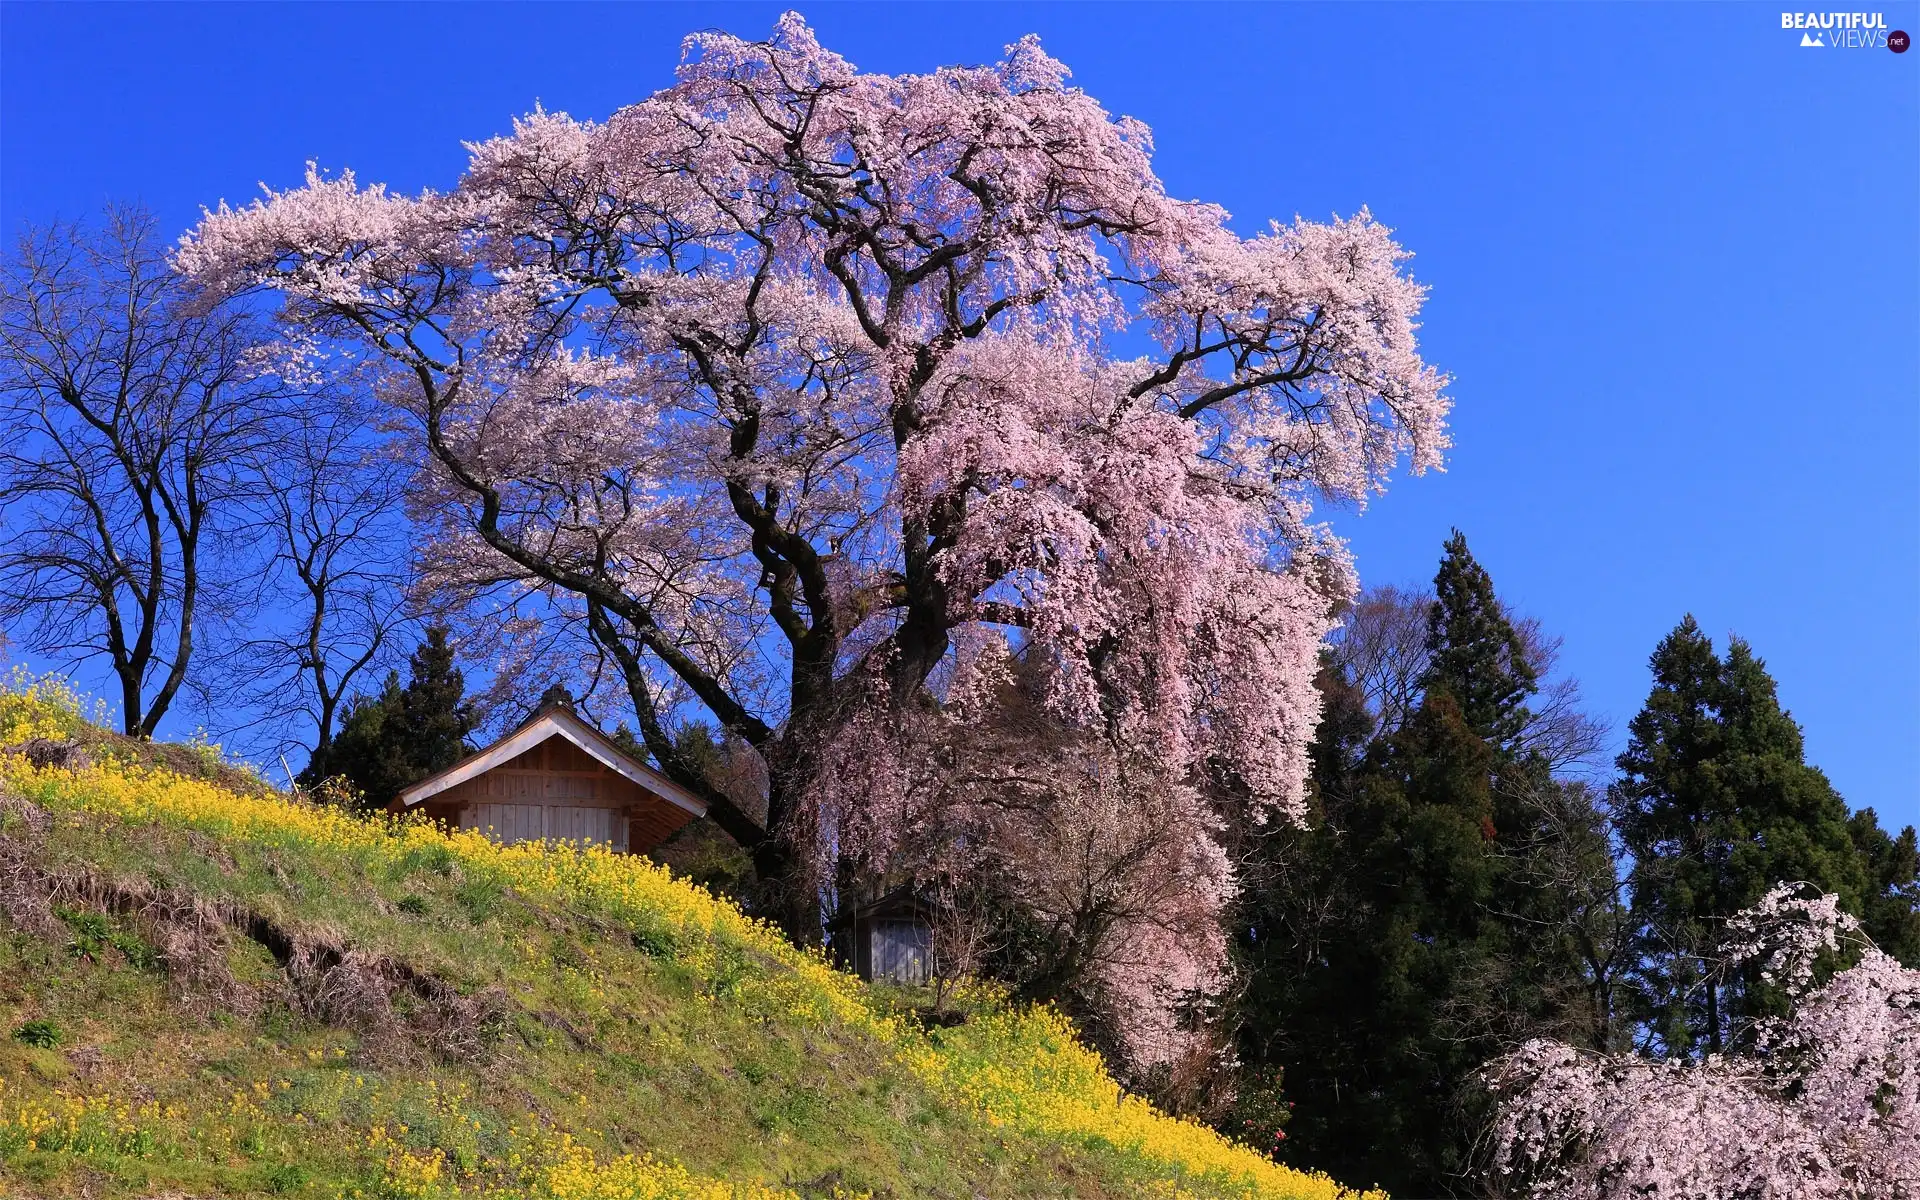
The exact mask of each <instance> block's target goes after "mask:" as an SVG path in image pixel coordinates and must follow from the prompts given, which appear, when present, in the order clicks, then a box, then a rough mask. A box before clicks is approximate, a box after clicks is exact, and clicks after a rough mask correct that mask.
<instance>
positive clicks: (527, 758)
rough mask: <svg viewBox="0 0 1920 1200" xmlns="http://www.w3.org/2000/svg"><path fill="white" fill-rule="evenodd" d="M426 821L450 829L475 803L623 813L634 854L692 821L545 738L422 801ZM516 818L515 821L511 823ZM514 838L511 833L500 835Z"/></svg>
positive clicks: (580, 754) (559, 740) (562, 740)
mask: <svg viewBox="0 0 1920 1200" xmlns="http://www.w3.org/2000/svg"><path fill="white" fill-rule="evenodd" d="M425 803H426V806H427V811H428V814H429V815H430V816H433V817H434V818H436V819H438V820H442V821H446V822H447V823H448V824H451V825H460V824H463V822H462V821H461V814H462V813H463V812H466V811H468V810H470V808H471V806H473V805H476V804H482V803H485V804H502V805H513V806H515V808H516V810H517V809H519V807H520V806H530V805H558V806H565V807H568V808H604V809H615V810H619V811H621V812H622V813H624V815H625V817H626V821H627V828H626V834H627V838H626V841H627V844H626V846H625V847H624V848H625V849H626V850H627V851H629V852H630V853H634V854H644V853H646V852H647V851H649V850H651V849H653V848H654V847H655V846H658V845H659V844H660V843H661V842H664V841H666V840H667V838H669V837H671V836H673V834H674V833H675V832H676V831H678V830H679V828H680V827H681V826H682V825H685V824H686V823H687V822H688V821H691V820H692V819H693V816H692V814H691V813H688V812H687V811H686V810H685V809H683V808H681V807H679V806H678V805H676V804H673V803H672V802H670V801H668V800H666V799H664V798H662V797H660V796H656V795H654V794H653V793H652V792H649V791H647V790H646V789H645V788H642V787H641V786H640V785H639V784H636V783H634V782H633V781H632V780H631V779H628V778H627V777H626V776H624V775H621V774H618V773H616V772H614V771H611V770H609V769H608V768H606V767H605V766H603V765H601V763H600V761H599V760H598V759H595V758H594V757H593V756H591V755H589V754H587V753H586V752H585V751H583V750H581V749H580V748H579V747H578V746H575V745H574V744H573V743H571V742H569V741H567V740H566V739H565V738H559V737H550V738H548V739H547V740H546V741H544V742H541V743H540V744H539V745H537V746H534V747H532V748H531V749H529V750H527V751H525V752H524V753H522V754H518V755H515V756H514V757H513V758H510V759H508V760H507V761H506V762H504V763H501V764H500V765H499V766H496V767H494V768H493V769H491V770H489V771H486V772H484V773H482V774H480V775H476V776H474V777H473V778H472V779H469V780H466V781H465V782H464V783H458V784H455V785H454V786H453V787H450V788H448V789H447V790H446V791H444V792H441V793H439V794H438V795H436V796H434V797H432V798H431V799H430V800H428V801H426V802H425ZM516 819H517V818H516ZM501 833H502V834H503V835H505V836H508V837H516V836H519V835H520V833H521V831H520V830H518V829H517V828H509V829H504V830H501Z"/></svg>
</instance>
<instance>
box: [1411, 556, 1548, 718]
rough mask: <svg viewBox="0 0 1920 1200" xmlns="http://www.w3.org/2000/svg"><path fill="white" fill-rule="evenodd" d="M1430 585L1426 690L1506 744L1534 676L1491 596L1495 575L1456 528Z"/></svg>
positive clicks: (1533, 686)
mask: <svg viewBox="0 0 1920 1200" xmlns="http://www.w3.org/2000/svg"><path fill="white" fill-rule="evenodd" d="M1433 591H1434V605H1433V607H1432V608H1431V609H1430V610H1429V612H1428V616H1427V652H1428V654H1429V656H1430V657H1429V660H1428V665H1427V672H1426V675H1425V677H1424V678H1423V679H1422V681H1421V682H1422V684H1423V686H1424V687H1425V689H1426V691H1428V692H1429V693H1430V692H1432V691H1434V690H1435V689H1445V690H1446V691H1447V692H1449V693H1451V694H1452V696H1453V699H1454V702H1455V703H1456V704H1458V705H1459V707H1460V715H1461V717H1462V718H1463V719H1464V720H1465V721H1466V723H1467V727H1468V728H1470V729H1472V730H1473V731H1474V732H1475V733H1476V734H1478V735H1479V736H1480V737H1481V738H1483V739H1484V740H1486V741H1488V742H1491V743H1492V744H1493V745H1495V746H1497V747H1500V748H1501V749H1506V748H1508V747H1511V746H1512V745H1513V743H1514V741H1515V739H1516V738H1517V737H1518V736H1519V734H1520V731H1521V729H1522V728H1524V727H1525V725H1526V723H1527V708H1526V704H1527V698H1528V697H1529V696H1531V695H1533V693H1534V691H1535V690H1536V689H1537V688H1538V687H1539V676H1538V673H1537V672H1536V671H1535V669H1534V666H1533V664H1532V663H1531V662H1529V661H1528V660H1527V655H1526V647H1525V646H1524V644H1523V643H1522V642H1521V640H1520V634H1519V632H1518V631H1517V630H1515V628H1514V626H1513V622H1512V621H1511V620H1510V619H1509V618H1508V616H1507V613H1506V609H1505V608H1504V607H1503V606H1502V605H1501V603H1500V600H1499V598H1498V597H1497V596H1495V595H1494V592H1493V579H1492V578H1491V577H1490V576H1489V575H1488V574H1487V572H1486V568H1484V567H1482V566H1481V565H1480V564H1479V563H1478V562H1477V561H1475V559H1474V557H1473V554H1472V552H1471V551H1469V550H1468V549H1467V538H1466V535H1465V534H1463V533H1461V532H1460V531H1459V530H1458V529H1456V530H1454V531H1453V536H1451V537H1449V538H1448V539H1447V543H1446V554H1445V557H1443V558H1442V559H1441V560H1440V570H1439V573H1438V574H1436V575H1435V576H1434V577H1433Z"/></svg>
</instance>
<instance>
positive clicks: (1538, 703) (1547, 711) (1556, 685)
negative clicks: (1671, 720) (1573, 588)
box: [1511, 616, 1612, 776]
mask: <svg viewBox="0 0 1920 1200" xmlns="http://www.w3.org/2000/svg"><path fill="white" fill-rule="evenodd" d="M1511 619H1512V620H1513V626H1514V629H1515V630H1516V631H1517V632H1518V633H1519V634H1520V644H1521V647H1522V650H1523V652H1524V653H1525V654H1526V656H1527V661H1528V662H1529V663H1531V664H1532V665H1533V669H1534V673H1535V675H1536V676H1538V678H1539V679H1540V690H1539V691H1538V692H1536V693H1534V695H1533V698H1532V699H1531V700H1530V701H1529V702H1528V704H1527V722H1526V724H1525V725H1523V726H1522V727H1521V729H1520V736H1519V738H1518V739H1517V741H1516V748H1517V749H1518V750H1519V751H1520V752H1521V753H1523V754H1537V755H1539V756H1540V758H1541V759H1542V760H1544V761H1545V762H1546V764H1547V766H1548V768H1549V769H1551V770H1552V772H1553V773H1554V774H1555V775H1556V776H1558V775H1568V774H1572V775H1586V774H1591V773H1592V772H1594V771H1596V770H1604V769H1605V768H1606V767H1609V766H1611V765H1612V764H1611V763H1610V762H1608V761H1606V755H1605V753H1604V752H1605V750H1606V748H1607V734H1608V732H1609V730H1610V726H1609V725H1608V724H1607V722H1606V721H1604V720H1602V719H1601V718H1599V717H1596V716H1593V715H1592V714H1591V713H1588V712H1587V711H1586V709H1585V708H1584V707H1583V705H1584V698H1583V697H1582V696H1581V695H1580V681H1579V680H1577V679H1574V678H1573V677H1572V676H1568V675H1559V674H1556V673H1555V668H1556V667H1558V666H1559V664H1560V647H1561V645H1562V644H1563V643H1564V641H1565V639H1564V638H1560V637H1557V636H1554V635H1551V634H1548V633H1545V632H1543V631H1542V630H1541V628H1540V621H1539V619H1538V618H1536V617H1518V616H1514V617H1512V618H1511Z"/></svg>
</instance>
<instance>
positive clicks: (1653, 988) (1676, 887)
mask: <svg viewBox="0 0 1920 1200" xmlns="http://www.w3.org/2000/svg"><path fill="white" fill-rule="evenodd" d="M1651 665H1652V667H1653V676H1654V685H1653V690H1652V692H1651V693H1650V694H1649V695H1648V698H1647V703H1646V706H1645V707H1644V708H1643V709H1642V710H1641V712H1640V714H1639V715H1638V716H1636V717H1635V718H1634V719H1633V722H1632V724H1631V725H1630V726H1629V727H1628V732H1629V734H1630V740H1629V742H1628V745H1627V749H1626V751H1625V752H1624V753H1623V754H1621V756H1620V758H1619V760H1618V765H1619V767H1620V771H1621V776H1620V779H1619V780H1618V781H1617V782H1616V783H1615V784H1614V786H1613V788H1612V789H1611V792H1610V800H1611V803H1612V806H1613V809H1614V813H1615V822H1616V825H1617V828H1618V829H1619V831H1620V834H1621V838H1622V841H1623V842H1624V844H1625V846H1626V848H1627V849H1628V851H1629V852H1630V853H1631V854H1632V856H1633V861H1634V868H1633V875H1632V880H1631V883H1632V891H1633V915H1634V919H1635V921H1636V922H1637V923H1638V924H1639V926H1640V929H1641V935H1640V936H1641V942H1642V958H1643V961H1644V963H1645V964H1646V966H1645V991H1646V997H1647V1009H1648V1011H1647V1014H1646V1015H1647V1020H1648V1025H1649V1032H1650V1033H1651V1034H1652V1035H1653V1038H1654V1041H1655V1042H1656V1044H1657V1045H1658V1046H1659V1047H1660V1048H1661V1049H1663V1050H1665V1051H1666V1052H1667V1053H1670V1054H1685V1053H1688V1052H1692V1051H1696V1050H1704V1051H1705V1052H1706V1053H1710V1054H1712V1053H1719V1052H1721V1051H1722V1050H1723V1049H1724V1048H1725V1047H1726V1045H1727V1043H1728V1040H1729V1038H1730V1037H1731V1036H1732V1035H1733V1034H1734V1033H1735V1032H1736V1031H1737V1029H1739V1028H1740V1027H1741V1026H1742V1025H1743V1024H1745V1023H1746V1022H1748V1021H1751V1020H1752V1019H1753V1018H1755V1017H1757V1016H1760V1015H1763V1014H1764V1013H1765V1012H1766V1011H1768V1010H1769V1008H1770V1006H1771V1004H1772V1003H1773V999H1772V997H1771V995H1770V992H1769V991H1768V989H1766V988H1765V987H1763V986H1762V985H1761V984H1760V982H1759V981H1758V979H1757V977H1754V976H1732V977H1724V978H1716V979H1714V980H1708V979H1706V978H1705V977H1704V975H1703V973H1702V968H1701V965H1700V964H1701V963H1702V962H1704V961H1705V960H1706V959H1708V958H1709V957H1710V956H1711V955H1712V954H1713V953H1714V951H1715V948H1716V944H1717V941H1718V938H1719V936H1720V929H1721V925H1722V923H1723V922H1724V921H1725V920H1726V918H1728V917H1730V916H1732V915H1733V914H1734V913H1735V912H1737V911H1739V910H1740V909H1743V908H1746V907H1747V906H1749V905H1751V904H1752V903H1754V902H1755V901H1757V900H1758V899H1759V898H1760V897H1761V896H1762V895H1763V894H1765V892H1766V891H1767V889H1768V888H1770V887H1772V886H1773V885H1774V884H1775V883H1777V882H1781V881H1805V882H1808V883H1811V884H1813V885H1815V886H1817V887H1818V888H1819V889H1820V890H1821V891H1823V892H1832V893H1835V894H1837V895H1838V896H1839V897H1840V902H1841V905H1842V907H1843V908H1845V909H1846V910H1847V911H1849V912H1854V913H1862V914H1871V915H1872V920H1873V921H1874V923H1875V925H1877V926H1878V927H1879V929H1880V930H1884V931H1886V932H1888V933H1889V934H1891V935H1893V936H1894V938H1895V940H1896V943H1897V942H1898V941H1899V939H1900V938H1901V937H1902V936H1906V933H1905V930H1906V927H1905V925H1904V921H1903V913H1902V905H1901V902H1900V895H1899V892H1898V884H1897V883H1896V881H1895V877H1896V876H1897V875H1898V873H1899V870H1900V855H1901V851H1900V850H1899V844H1898V843H1896V842H1894V841H1893V840H1892V839H1887V838H1886V835H1885V834H1884V833H1881V832H1880V831H1879V829H1878V826H1877V824H1870V823H1869V822H1862V821H1860V820H1859V819H1858V818H1853V817H1850V816H1849V814H1848V812H1847V806H1846V803H1845V801H1844V800H1842V799H1841V797H1840V795H1839V793H1838V792H1836V791H1835V790H1834V788H1833V785H1832V784H1831V783H1830V782H1828V780H1827V777H1826V775H1825V774H1824V773H1822V772H1821V771H1820V770H1819V768H1817V767H1814V766H1811V765H1809V764H1808V763H1807V762H1806V757H1805V745H1804V741H1803V738H1802V736H1801V732H1800V727H1799V726H1798V725H1797V724H1796V723H1795V722H1794V720H1793V718H1792V716H1791V715H1790V714H1788V713H1787V712H1786V711H1785V710H1783V709H1782V708H1781V707H1780V701H1779V695H1778V690H1777V688H1776V686H1775V684H1774V681H1773V678H1772V677H1771V676H1770V675H1769V674H1768V673H1767V670H1766V664H1765V663H1764V662H1762V661H1761V660H1760V659H1759V658H1758V657H1757V656H1756V655H1755V654H1754V653H1753V650H1752V647H1750V646H1749V645H1748V644H1747V643H1745V642H1743V641H1741V640H1740V639H1738V638H1734V639H1731V640H1730V642H1729V645H1728V648H1727V653H1726V656H1725V657H1724V658H1722V657H1720V656H1719V655H1717V654H1716V653H1715V652H1714V649H1713V644H1712V642H1711V641H1710V640H1709V639H1708V638H1707V637H1706V636H1705V635H1704V634H1703V633H1701V631H1700V627H1699V625H1698V623H1696V622H1695V621H1694V619H1693V618H1692V617H1691V616H1688V617H1687V618H1685V619H1684V620H1683V621H1682V622H1681V623H1680V625H1679V626H1678V627H1677V628H1676V629H1675V630H1674V631H1673V632H1672V633H1671V634H1669V635H1668V636H1667V637H1666V638H1664V639H1662V641H1661V642H1660V645H1659V647H1658V648H1657V649H1655V651H1654V654H1653V657H1652V660H1651ZM1875 834H1878V838H1876V837H1875V836H1874V835H1875ZM1909 861H1910V860H1909ZM1907 894H1908V895H1909V896H1911V895H1912V894H1913V893H1912V892H1911V891H1909V892H1908V893H1907ZM1905 911H1906V912H1907V913H1911V911H1912V905H1911V901H1909V902H1908V903H1907V905H1906V910H1905ZM1870 932H1877V931H1875V930H1870Z"/></svg>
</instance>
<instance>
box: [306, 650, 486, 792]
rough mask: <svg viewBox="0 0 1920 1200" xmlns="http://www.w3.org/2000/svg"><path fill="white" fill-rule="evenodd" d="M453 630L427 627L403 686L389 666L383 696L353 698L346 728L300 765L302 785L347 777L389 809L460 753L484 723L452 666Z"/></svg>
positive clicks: (343, 723)
mask: <svg viewBox="0 0 1920 1200" xmlns="http://www.w3.org/2000/svg"><path fill="white" fill-rule="evenodd" d="M450 632H451V631H450V630H449V629H448V628H447V627H446V626H444V625H433V626H429V627H428V629H427V636H426V640H425V641H423V642H421V644H420V645H419V647H418V648H416V649H415V650H414V652H413V656H412V658H411V660H410V661H409V663H408V669H409V678H408V680H407V683H406V686H405V687H402V686H401V685H400V677H399V674H398V673H397V672H388V674H387V678H386V680H385V682H384V683H383V684H382V685H381V689H380V691H379V693H378V694H377V695H374V696H367V695H358V696H355V697H354V698H353V699H352V700H351V701H350V702H349V703H348V705H347V711H346V716H345V717H344V719H343V720H342V722H341V729H340V732H339V733H338V734H337V735H336V736H335V737H334V739H333V741H332V742H331V743H329V744H328V745H327V746H325V747H323V748H322V749H320V750H317V751H315V752H314V755H313V758H312V760H311V761H309V762H308V763H307V766H306V769H305V770H303V771H301V772H300V783H301V785H302V786H304V787H309V788H311V787H316V786H318V785H319V784H320V783H321V781H323V780H326V779H331V778H339V779H344V780H346V782H347V783H348V784H349V785H351V786H352V788H353V789H354V791H355V792H357V793H358V794H359V796H360V797H361V802H362V803H363V804H364V805H365V806H366V807H368V808H384V807H385V806H386V805H387V804H389V803H391V802H392V801H393V799H394V798H395V797H396V796H398V795H399V794H400V792H401V791H402V790H403V789H405V788H406V787H407V786H408V785H410V784H413V783H415V782H417V781H419V780H421V779H425V778H426V777H427V776H429V775H431V774H433V773H434V772H436V771H442V770H445V769H446V768H447V767H450V766H452V765H453V764H454V763H456V762H458V761H459V760H460V758H461V757H462V756H463V755H464V754H465V753H466V738H467V735H468V734H470V733H472V732H473V730H474V728H475V726H476V725H477V724H478V723H479V722H478V717H477V715H476V713H475V712H474V708H473V706H472V705H471V704H470V703H468V702H467V701H466V700H465V699H464V696H465V693H466V681H465V679H464V678H463V677H462V675H461V673H460V670H459V668H457V667H455V666H454V657H453V647H452V646H451V645H450V644H449V642H448V637H449V635H450Z"/></svg>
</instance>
